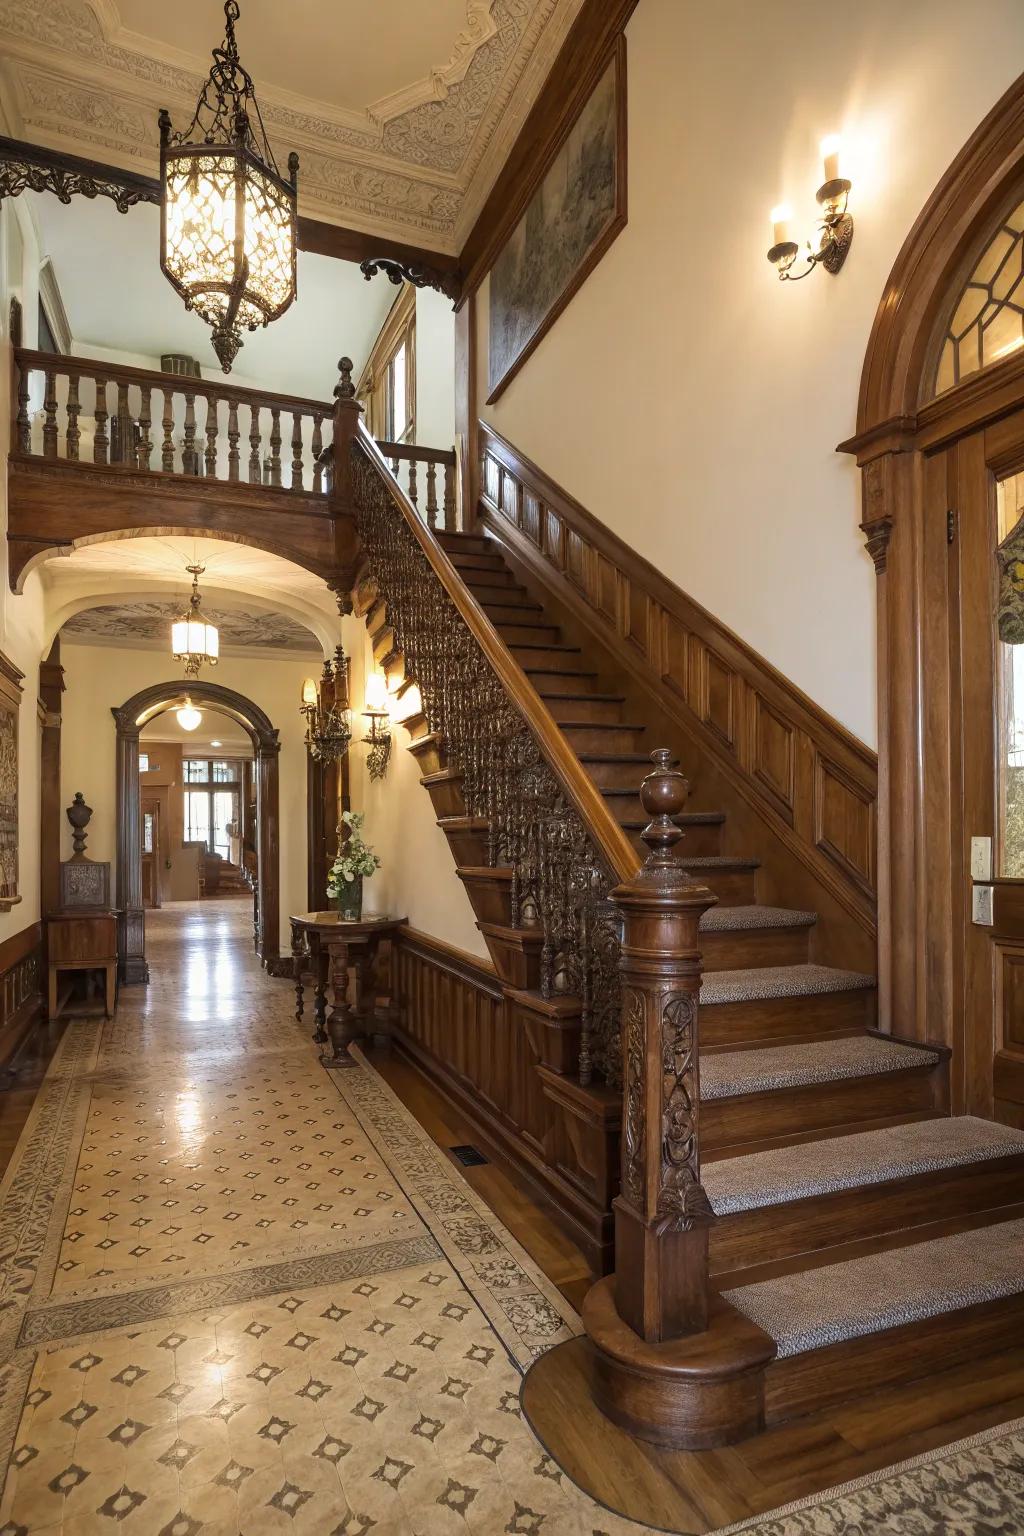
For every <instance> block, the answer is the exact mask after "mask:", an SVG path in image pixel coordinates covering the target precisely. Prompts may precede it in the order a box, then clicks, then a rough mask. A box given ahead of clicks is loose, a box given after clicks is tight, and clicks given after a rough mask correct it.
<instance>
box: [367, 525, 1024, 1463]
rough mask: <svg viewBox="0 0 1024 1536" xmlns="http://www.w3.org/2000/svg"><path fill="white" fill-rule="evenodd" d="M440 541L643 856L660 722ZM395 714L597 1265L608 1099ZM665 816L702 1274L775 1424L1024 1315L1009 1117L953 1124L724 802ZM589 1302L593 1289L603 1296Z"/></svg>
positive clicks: (388, 658) (457, 808)
mask: <svg viewBox="0 0 1024 1536" xmlns="http://www.w3.org/2000/svg"><path fill="white" fill-rule="evenodd" d="M437 537H438V540H439V543H440V545H441V547H442V548H443V549H444V551H445V552H446V553H447V555H448V558H449V559H450V561H451V562H452V564H453V565H454V567H455V570H456V571H457V573H458V575H459V577H460V578H461V581H462V582H463V583H464V585H465V589H466V591H467V593H468V594H469V595H471V597H472V598H473V599H474V600H475V602H476V603H477V604H479V607H480V609H481V610H482V611H483V613H484V614H485V615H486V617H487V618H488V619H489V620H490V622H491V624H492V625H493V626H494V629H495V630H496V632H497V634H498V636H500V637H501V639H502V641H503V642H504V644H505V646H507V648H508V651H509V652H510V653H511V655H512V656H513V657H514V658H515V660H516V661H517V662H518V663H519V665H520V666H521V667H522V669H523V671H524V672H525V674H526V676H527V678H528V679H529V681H530V683H532V685H533V687H534V688H535V689H536V691H537V693H538V694H539V696H540V698H541V700H542V701H543V705H544V706H545V708H546V710H547V711H548V712H549V714H550V716H551V717H552V718H553V720H554V721H555V722H557V724H558V726H559V727H560V730H561V732H562V734H563V736H564V738H565V740H566V741H567V742H568V743H569V744H570V746H571V747H572V749H573V751H574V752H575V754H576V755H577V757H578V759H579V762H580V763H581V764H582V765H583V767H584V769H585V770H586V773H587V775H588V776H589V778H590V779H591V780H592V782H593V784H594V785H596V786H597V788H598V790H599V792H600V795H601V797H602V798H603V799H604V801H605V803H606V804H607V806H608V807H609V809H610V810H611V812H612V814H613V816H614V818H615V820H616V821H617V823H618V825H619V826H620V827H621V828H622V830H623V832H624V833H625V834H626V836H627V837H628V838H629V839H630V840H631V841H632V843H633V844H634V846H635V847H636V848H637V849H638V851H642V844H641V841H640V834H641V831H642V829H643V826H644V824H645V820H646V818H645V817H644V815H643V812H642V807H641V804H640V799H639V786H640V782H641V780H642V778H643V777H644V775H645V773H646V772H647V771H648V770H649V768H650V757H649V754H650V751H651V749H652V748H654V747H655V746H658V745H659V744H660V743H659V736H660V734H661V732H660V730H659V722H658V720H657V719H656V718H648V719H640V718H636V716H635V713H634V714H633V715H631V714H630V711H629V708H628V705H627V698H628V696H629V689H628V686H627V685H626V683H625V680H623V686H622V687H621V688H618V687H616V686H615V680H614V679H612V680H609V675H608V668H607V664H606V662H603V663H602V664H600V665H598V664H595V661H594V660H593V659H592V658H591V656H590V655H588V646H587V643H586V638H585V637H584V636H579V637H573V636H571V635H567V634H566V633H565V632H564V630H563V627H562V625H561V624H560V623H559V622H558V621H557V619H556V618H555V617H554V616H553V615H552V614H551V613H550V612H548V611H547V610H546V608H545V604H544V602H543V601H541V600H540V599H539V597H538V596H537V595H536V594H535V593H534V592H532V591H531V590H530V589H529V588H528V587H527V586H526V585H525V584H524V583H523V581H521V580H520V579H519V577H518V576H517V574H516V573H515V571H514V570H513V569H512V568H511V566H510V565H509V563H508V562H507V560H506V559H505V557H504V555H503V553H502V549H501V546H500V545H499V544H498V542H497V541H496V540H493V539H491V538H489V537H487V536H484V535H480V534H453V533H441V534H439V535H438V536H437ZM366 617H367V623H368V626H369V628H370V632H371V635H372V639H373V646H374V652H375V655H376V657H377V660H378V662H379V663H380V664H381V665H383V666H385V667H386V668H388V669H389V670H390V669H397V670H398V671H401V668H402V658H401V656H400V654H399V652H398V650H397V647H396V644H395V635H394V630H393V628H392V626H391V624H390V623H389V621H388V615H387V611H386V607H385V605H384V603H383V602H382V601H379V600H378V601H376V602H374V603H373V604H372V606H370V607H369V609H368V611H367V613H366ZM412 683H413V680H412V679H405V680H404V682H403V683H402V685H401V687H400V689H399V693H401V692H403V691H404V690H407V689H408V688H410V687H411V686H412ZM403 723H404V724H405V725H406V727H407V728H408V729H409V730H410V732H411V734H412V736H413V740H412V743H411V748H410V750H411V751H412V752H413V754H414V755H415V757H416V758H417V760H418V762H419V765H420V770H421V774H422V780H423V783H424V785H425V787H426V789H427V791H428V793H429V794H430V796H431V800H432V803H433V807H434V811H435V813H436V816H437V819H438V824H439V825H440V826H441V827H442V829H443V830H444V832H445V834H446V836H447V839H448V843H449V847H450V849H451V852H452V856H453V858H454V860H455V863H456V866H457V869H458V875H459V878H460V879H461V880H462V882H463V885H464V886H465V889H466V892H467V895H468V896H469V899H470V901H471V902H472V904H473V908H474V912H475V914H476V917H477V922H478V926H479V928H480V930H481V932H482V933H483V935H484V938H485V940H486V942H487V945H488V949H489V951H490V954H491V956H492V959H493V961H494V965H495V967H496V969H497V972H498V975H499V977H500V979H501V981H502V983H503V984H504V987H505V990H506V996H507V997H508V999H509V1002H510V1006H511V1007H513V1008H514V1009H517V1010H518V1017H519V1020H520V1022H521V1023H522V1025H523V1028H524V1030H525V1032H526V1035H527V1036H528V1038H529V1040H530V1043H531V1046H532V1050H533V1054H534V1057H535V1059H536V1061H537V1063H538V1064H537V1066H536V1071H537V1072H538V1073H539V1075H540V1077H541V1079H542V1082H543V1084H544V1091H545V1093H546V1094H547V1095H548V1097H549V1098H550V1099H551V1100H552V1102H554V1103H556V1104H557V1105H558V1106H559V1108H560V1110H561V1112H562V1115H563V1120H564V1124H565V1127H566V1132H567V1135H568V1137H569V1139H570V1141H571V1142H572V1145H573V1148H574V1151H575V1153H576V1157H577V1160H578V1163H577V1166H576V1168H575V1170H574V1171H571V1172H566V1173H564V1174H563V1183H564V1184H565V1186H566V1189H567V1191H568V1194H569V1195H570V1196H571V1194H572V1193H573V1190H574V1191H575V1195H576V1198H577V1206H578V1220H577V1221H576V1222H575V1223H570V1225H571V1226H572V1230H573V1235H574V1236H576V1237H577V1239H578V1240H580V1241H582V1242H583V1245H584V1247H585V1248H586V1251H587V1252H588V1254H589V1256H590V1257H591V1261H592V1262H593V1263H594V1264H595V1267H602V1266H607V1264H608V1261H609V1258H610V1234H611V1226H610V1203H611V1198H612V1196H613V1195H614V1193H615V1189H616V1186H617V1168H618V1154H617V1148H616V1141H615V1138H616V1133H617V1130H618V1126H619V1121H620V1116H621V1102H620V1101H621V1092H616V1091H611V1090H608V1089H606V1088H604V1087H602V1086H601V1085H600V1084H597V1085H592V1086H589V1087H584V1086H581V1085H580V1083H579V1082H578V1081H577V1080H576V1078H575V1077H574V1075H573V1074H574V1070H575V1065H576V1060H577V1056H576V1052H577V1049H578V1042H577V1035H576V1033H575V1030H576V1017H575V1015H576V1012H577V1011H578V1005H577V1003H576V1000H575V999H572V998H569V999H565V998H563V999H559V998H558V996H553V997H549V998H548V999H547V1000H544V999H543V998H542V997H541V994H540V991H539V990H538V989H539V986H540V967H541V944H540V934H539V929H538V928H537V926H536V925H535V924H533V923H531V924H530V925H528V926H518V927H517V926H514V925H513V922H512V911H511V902H510V889H511V885H512V870H511V869H508V868H502V867H500V866H499V867H494V866H493V865H492V864H491V863H490V862H489V856H488V853H489V850H488V842H489V825H488V822H487V819H486V818H484V817H480V816H477V817H471V816H468V815H467V814H466V807H465V804H464V801H463V799H462V793H461V786H462V774H461V773H460V771H459V770H458V768H457V767H455V766H452V765H450V764H449V762H448V760H447V756H446V750H445V742H444V740H442V739H441V738H440V737H439V736H438V735H437V734H433V733H430V732H429V731H428V729H427V722H426V720H425V719H424V718H423V716H422V715H420V716H414V717H413V718H411V719H407V720H405V721H404V722H403ZM685 766H686V765H684V767H685ZM680 821H681V824H682V826H683V829H684V831H685V841H684V843H683V844H682V847H683V850H684V852H683V856H682V862H683V863H684V865H685V867H686V868H687V869H688V870H689V871H690V872H692V873H693V875H694V876H695V877H696V878H697V879H699V880H700V881H701V882H703V883H704V884H706V885H707V887H708V888H709V889H710V890H711V891H712V892H713V893H714V895H715V896H716V897H717V905H715V906H714V907H712V908H711V910H710V911H708V912H707V913H706V914H705V916H704V917H703V919H702V920H701V929H700V932H701V947H702V954H703V964H704V969H705V978H704V982H703V986H702V989H701V995H700V1060H701V1122H700V1145H701V1155H702V1159H703V1163H704V1183H705V1187H706V1190H707V1192H708V1195H709V1197H710V1199H711V1202H712V1206H713V1207H714V1209H715V1212H716V1216H717V1220H716V1221H715V1223H714V1224H713V1226H712V1228H711V1235H710V1266H711V1273H712V1275H713V1277H714V1283H715V1286H716V1287H717V1288H719V1289H720V1291H721V1293H722V1295H723V1298H724V1300H725V1301H727V1302H728V1305H729V1308H730V1309H731V1314H732V1315H733V1316H738V1317H740V1318H742V1319H745V1320H746V1323H745V1324H744V1327H745V1329H746V1333H745V1337H746V1339H747V1341H748V1343H749V1340H750V1339H760V1340H761V1341H763V1349H762V1351H761V1354H762V1368H765V1386H764V1405H765V1414H766V1416H767V1418H768V1420H769V1421H773V1420H777V1419H784V1418H788V1417H791V1416H793V1415H796V1414H800V1413H803V1412H805V1411H808V1410H810V1409H811V1408H814V1407H817V1406H819V1405H821V1404H822V1403H823V1402H827V1401H831V1400H833V1399H834V1398H836V1397H840V1396H843V1395H846V1394H848V1393H849V1392H850V1391H851V1390H853V1389H856V1390H861V1389H863V1388H864V1387H865V1386H867V1385H871V1386H876V1385H881V1384H883V1383H890V1382H896V1381H900V1380H903V1379H910V1378H913V1377H917V1376H920V1375H922V1374H924V1373H927V1372H929V1371H932V1370H936V1369H939V1368H941V1367H942V1366H944V1365H949V1364H952V1363H954V1362H955V1361H957V1360H962V1359H965V1358H967V1357H968V1356H970V1355H972V1354H976V1353H978V1352H985V1351H995V1350H998V1349H999V1348H1000V1347H1002V1346H1003V1345H1004V1344H1005V1343H1006V1342H1007V1341H1008V1340H1009V1339H1010V1338H1011V1336H1012V1335H1013V1332H1014V1330H1015V1329H1017V1328H1019V1327H1020V1324H1021V1322H1022V1320H1024V1220H1022V1219H1021V1218H1024V1132H1017V1131H1013V1130H1010V1129H1008V1128H1005V1127H1002V1126H998V1125H995V1124H993V1123H989V1122H985V1121H980V1120H975V1119H973V1118H970V1117H961V1118H949V1116H948V1111H949V1078H948V1060H947V1057H948V1052H947V1051H946V1050H945V1049H944V1048H942V1047H940V1046H927V1045H922V1044H920V1043H917V1042H914V1041H903V1040H900V1039H898V1038H895V1037H893V1036H889V1035H883V1034H880V1033H879V1032H878V1031H877V1030H876V1029H875V987H874V978H873V977H872V976H871V975H868V974H865V973H863V972H860V971H857V970H850V969H847V968H845V967H843V966H841V965H832V964H829V963H828V955H827V953H823V946H822V945H821V943H820V942H819V940H818V936H817V933H816V925H817V914H816V913H815V912H813V911H808V910H802V909H799V908H791V907H787V906H782V905H774V904H766V903H763V902H762V901H761V900H760V899H759V886H760V880H759V871H760V866H759V863H758V861H757V859H754V858H751V857H749V856H747V854H746V852H745V851H744V849H743V847H742V846H736V845H734V842H733V839H732V837H731V836H730V827H729V822H728V819H727V818H726V816H725V815H723V814H722V813H721V812H720V811H719V810H717V809H716V808H715V807H714V806H713V805H709V806H706V807H701V806H699V805H698V806H696V807H695V808H693V809H690V810H689V811H688V813H687V814H686V815H684V816H683V817H681V818H680ZM462 1107H463V1108H467V1109H470V1110H471V1102H463V1106H462ZM580 1169H583V1170H585V1171H586V1173H587V1174H588V1178H587V1179H583V1178H582V1177H581V1175H580ZM570 1203H571V1199H570ZM563 1210H564V1206H563ZM597 1213H600V1216H599V1217H598V1214H597ZM965 1234H966V1235H965ZM591 1298H592V1299H593V1303H592V1304H593V1306H595V1307H599V1306H602V1305H607V1299H608V1291H607V1288H606V1287H605V1288H601V1287H598V1288H596V1290H595V1291H594V1292H592V1293H591ZM588 1326H589V1325H588ZM687 1342H688V1341H687V1340H681V1341H679V1345H680V1348H681V1349H682V1348H683V1347H684V1346H686V1345H687ZM754 1353H755V1354H756V1353H757V1350H756V1349H755V1350H754ZM680 1358H681V1359H682V1358H683V1356H682V1355H681V1357H680ZM709 1434H711V1432H710V1431H709ZM675 1443H680V1442H679V1441H678V1440H677V1441H676V1442H675ZM693 1443H701V1442H700V1440H699V1439H698V1440H696V1441H694V1442H693ZM704 1443H711V1442H710V1440H708V1441H705V1442H704Z"/></svg>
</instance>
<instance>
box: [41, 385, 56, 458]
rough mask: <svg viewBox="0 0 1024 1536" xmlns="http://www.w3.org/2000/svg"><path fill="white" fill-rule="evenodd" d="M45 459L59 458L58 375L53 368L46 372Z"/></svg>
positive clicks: (44, 403)
mask: <svg viewBox="0 0 1024 1536" xmlns="http://www.w3.org/2000/svg"><path fill="white" fill-rule="evenodd" d="M43 457H44V458H46V459H55V458H56V457H57V375H56V373H55V372H54V371H53V369H52V368H47V370H46V387H45V393H44V395H43Z"/></svg>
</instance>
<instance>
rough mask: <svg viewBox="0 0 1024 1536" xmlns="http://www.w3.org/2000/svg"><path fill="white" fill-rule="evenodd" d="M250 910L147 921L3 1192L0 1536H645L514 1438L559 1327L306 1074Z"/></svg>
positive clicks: (375, 1128) (807, 1523)
mask: <svg viewBox="0 0 1024 1536" xmlns="http://www.w3.org/2000/svg"><path fill="white" fill-rule="evenodd" d="M245 917H246V914H245V911H244V908H243V907H241V906H240V905H238V904H236V903H228V902H225V903H207V904H204V905H203V906H196V907H184V908H176V909H175V908H172V909H168V910H165V911H164V912H161V913H157V914H154V915H153V916H152V917H151V918H150V921H149V924H148V927H149V939H148V948H149V953H150V963H151V967H152V972H153V980H152V983H151V985H150V986H149V987H148V988H135V989H130V990H127V991H126V992H125V993H124V994H123V995H122V1001H121V1004H120V1006H119V1009H118V1015H117V1018H116V1020H114V1021H113V1022H111V1023H110V1024H108V1025H100V1024H97V1023H94V1022H87V1021H76V1022H75V1023H73V1024H72V1025H71V1026H69V1029H68V1031H67V1033H66V1035H65V1037H64V1040H63V1041H62V1044H61V1046H60V1049H59V1051H58V1054H57V1056H56V1058H55V1060H54V1063H53V1066H52V1067H51V1070H50V1072H49V1074H48V1076H47V1079H46V1081H45V1083H44V1084H43V1087H42V1089H41V1090H40V1093H39V1097H38V1099H37V1101H36V1105H35V1108H34V1110H33V1112H32V1117H31V1118H30V1120H29V1123H28V1125H27V1126H26V1128H25V1132H24V1134H23V1136H22V1139H21V1142H20V1143H19V1146H18V1149H17V1151H16V1152H15V1155H14V1158H13V1159H12V1162H11V1165H10V1168H9V1169H8V1173H7V1176H6V1177H5V1179H4V1182H3V1185H2V1187H0V1459H2V1461H3V1462H4V1464H5V1465H6V1467H7V1474H6V1481H5V1483H4V1486H3V1493H2V1499H0V1536H29V1533H36V1532H48V1533H52V1536H113V1533H115V1532H117V1533H123V1536H133V1533H134V1536H199V1533H200V1532H203V1533H205V1536H242V1533H244V1536H264V1533H271V1532H288V1533H290V1536H303V1533H309V1536H313V1533H316V1536H365V1533H367V1532H370V1531H373V1532H375V1536H413V1533H415V1536H465V1533H469V1536H498V1533H507V1536H541V1533H543V1536H555V1533H557V1536H626V1533H639V1531H640V1530H641V1527H638V1526H635V1525H633V1524H631V1523H629V1522H627V1521H625V1520H622V1519H620V1518H619V1517H618V1516H615V1515H613V1514H610V1513H608V1512H606V1511H604V1510H602V1509H600V1508H598V1507H597V1506H596V1505H595V1504H593V1503H592V1501H590V1500H589V1499H588V1498H587V1497H586V1496H585V1495H583V1494H582V1493H580V1492H579V1491H578V1490H577V1489H576V1488H575V1487H574V1486H573V1485H572V1484H571V1483H570V1482H569V1481H568V1479H567V1478H566V1477H565V1476H564V1474H562V1473H561V1472H560V1470H559V1468H558V1467H557V1465H556V1464H555V1463H554V1462H553V1461H552V1460H551V1459H550V1457H549V1456H547V1455H546V1454H545V1452H544V1450H543V1448H542V1447H541V1446H540V1444H539V1443H538V1442H537V1440H536V1439H535V1438H534V1436H533V1435H532V1433H531V1431H530V1429H529V1427H528V1426H527V1424H526V1422H525V1420H524V1419H523V1418H522V1416H521V1412H520V1407H519V1387H520V1381H521V1371H522V1369H523V1368H524V1367H525V1366H526V1365H528V1364H529V1362H530V1360H531V1359H533V1358H534V1357H535V1355H536V1354H537V1353H538V1352H539V1351H540V1350H542V1349H544V1348H546V1347H548V1346H549V1345H550V1344H552V1343H556V1342H558V1341H560V1340H562V1339H565V1338H568V1337H569V1336H570V1335H571V1334H573V1333H576V1332H578V1330H579V1324H578V1320H577V1319H576V1318H575V1316H574V1314H573V1313H572V1312H571V1310H570V1309H569V1308H568V1307H567V1306H566V1304H565V1303H564V1301H563V1300H562V1299H561V1298H560V1296H559V1294H558V1292H557V1291H556V1290H555V1289H554V1288H553V1287H552V1286H551V1285H550V1284H549V1283H548V1282H547V1281H546V1280H545V1278H544V1277H543V1276H542V1275H541V1274H540V1273H539V1272H538V1271H537V1270H536V1268H535V1267H534V1266H533V1265H532V1263H531V1261H530V1260H529V1259H528V1257H527V1256H526V1255H525V1253H524V1252H523V1251H522V1250H521V1249H520V1248H519V1247H518V1245H517V1244H516V1243H515V1241H514V1240H513V1239H512V1238H511V1236H510V1235H509V1234H508V1233H507V1232H506V1231H505V1229H504V1228H503V1227H502V1226H501V1225H500V1223H498V1222H497V1220H496V1218H495V1217H494V1216H493V1214H492V1213H491V1212H490V1211H489V1210H488V1209H487V1207H486V1206H485V1205H483V1203H482V1202H481V1201H480V1200H479V1199H478V1197H477V1196H476V1195H475V1194H474V1192H473V1191H472V1190H471V1188H470V1187H469V1185H468V1184H466V1182H465V1181H464V1180H463V1179H461V1177H460V1176H459V1174H458V1173H457V1172H456V1171H455V1170H454V1169H453V1168H452V1167H451V1165H450V1164H449V1162H448V1160H447V1159H446V1158H445V1157H444V1155H443V1154H442V1153H441V1152H440V1151H439V1150H438V1149H437V1148H436V1147H434V1145H433V1143H432V1142H430V1141H429V1139H428V1138H427V1137H426V1136H425V1134H424V1133H423V1132H422V1131H421V1129H420V1128H419V1127H418V1126H417V1124H416V1122H415V1121H413V1120H412V1119H411V1117H410V1116H409V1115H408V1113H407V1111H406V1110H405V1109H404V1108H403V1106H402V1105H401V1104H400V1103H399V1102H398V1100H397V1099H395V1098H394V1096H393V1095H392V1094H391V1092H390V1090H389V1089H388V1088H387V1087H386V1085H385V1084H384V1083H383V1082H382V1081H381V1079H380V1078H379V1077H378V1076H377V1075H376V1074H375V1073H374V1072H373V1071H372V1070H371V1069H369V1068H368V1067H366V1066H365V1065H364V1066H361V1067H357V1068H356V1069H354V1070H345V1071H339V1072H335V1073H331V1074H328V1073H326V1072H325V1071H324V1069H323V1068H322V1067H321V1066H320V1064H319V1061H318V1059H317V1056H316V1054H315V1051H314V1049H313V1047H312V1045H311V1044H310V1042H309V1041H308V1038H307V1034H306V1032H305V1031H304V1030H303V1029H302V1028H300V1027H299V1026H297V1025H296V1024H295V1021H294V1020H293V1018H292V1017H291V1011H290V1010H291V993H290V989H289V988H288V986H287V984H286V983H282V982H273V981H270V980H268V979H267V978H266V977H264V976H263V975H262V973H261V972H260V971H259V968H258V966H257V965H256V963H255V960H254V959H253V957H252V953H251V946H250V944H249V941H248V933H247V929H248V924H247V922H246V920H245ZM985 1454H986V1455H991V1454H998V1447H997V1448H996V1451H995V1452H990V1451H986V1452H985ZM951 1465H952V1464H951ZM930 1475H931V1474H930ZM950 1475H951V1476H956V1477H957V1478H960V1476H961V1474H960V1472H959V1471H955V1472H951V1474H950ZM961 1480H962V1479H961ZM869 1497H870V1498H874V1497H875V1494H874V1492H872V1491H869ZM856 1498H859V1499H860V1500H861V1503H859V1504H858V1503H857V1502H855V1499H854V1496H853V1495H851V1501H849V1502H848V1503H845V1504H844V1503H843V1502H842V1501H836V1502H835V1503H827V1502H824V1501H813V1505H812V1507H811V1508H810V1513H809V1514H808V1513H807V1512H806V1511H805V1512H796V1513H794V1515H793V1518H792V1521H791V1520H790V1519H782V1520H779V1519H775V1520H771V1521H770V1522H768V1523H766V1524H765V1526H764V1529H765V1531H769V1530H770V1531H772V1532H788V1531H794V1532H795V1531H798V1530H799V1531H804V1530H807V1531H811V1530H813V1531H819V1530H820V1531H826V1530H828V1531H832V1530H835V1531H839V1530H842V1529H847V1528H850V1522H851V1521H852V1520H854V1519H856V1520H861V1521H862V1520H863V1519H864V1515H865V1510H864V1508H863V1499H864V1495H863V1494H858V1495H856ZM863 1528H865V1529H867V1528H868V1527H867V1526H864V1527H863ZM890 1528H891V1529H897V1528H898V1527H896V1526H894V1525H890ZM918 1528H921V1529H926V1528H928V1527H926V1526H920V1527H919V1526H916V1525H915V1526H914V1529H918ZM644 1529H646V1528H644ZM907 1529H910V1527H909V1526H908V1527H907Z"/></svg>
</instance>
